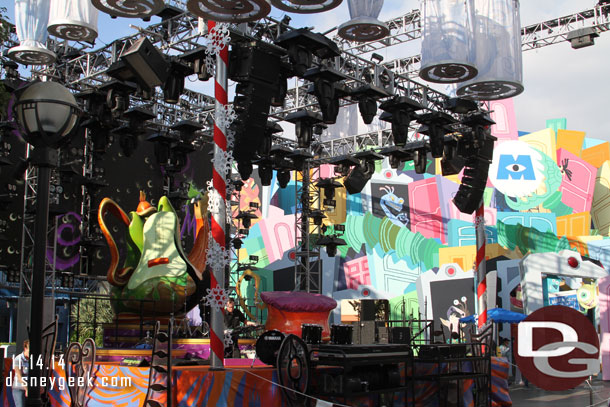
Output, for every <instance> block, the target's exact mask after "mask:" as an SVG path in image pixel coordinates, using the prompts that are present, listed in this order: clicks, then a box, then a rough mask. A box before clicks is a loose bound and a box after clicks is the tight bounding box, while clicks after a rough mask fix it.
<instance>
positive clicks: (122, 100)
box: [99, 80, 137, 120]
mask: <svg viewBox="0 0 610 407" xmlns="http://www.w3.org/2000/svg"><path fill="white" fill-rule="evenodd" d="M99 90H100V92H105V93H106V105H107V106H108V109H110V114H111V119H112V120H116V119H118V118H119V117H120V116H121V115H122V114H123V113H124V112H125V111H126V110H127V109H128V108H129V95H131V94H133V93H135V92H136V91H137V87H136V85H135V84H133V83H131V82H122V81H120V80H112V81H109V82H106V83H104V84H103V85H102V86H100V88H99Z"/></svg>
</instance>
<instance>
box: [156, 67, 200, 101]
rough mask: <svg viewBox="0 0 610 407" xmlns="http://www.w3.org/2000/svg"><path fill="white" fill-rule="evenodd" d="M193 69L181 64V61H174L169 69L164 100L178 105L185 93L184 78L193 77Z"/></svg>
mask: <svg viewBox="0 0 610 407" xmlns="http://www.w3.org/2000/svg"><path fill="white" fill-rule="evenodd" d="M192 73H193V69H192V68H191V67H190V66H188V65H187V64H185V63H184V62H181V60H180V59H173V60H172V61H171V63H170V67H169V75H168V77H167V80H166V81H165V82H164V83H163V85H162V87H163V100H164V101H165V102H167V103H172V104H175V103H178V101H179V100H180V95H182V93H183V92H184V78H185V77H187V76H189V75H191V74H192Z"/></svg>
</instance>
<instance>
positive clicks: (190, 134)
mask: <svg viewBox="0 0 610 407" xmlns="http://www.w3.org/2000/svg"><path fill="white" fill-rule="evenodd" d="M170 129H172V130H174V131H177V132H178V134H180V140H182V141H183V142H184V143H192V142H193V140H195V133H196V132H198V131H201V130H203V126H202V125H201V124H200V123H198V122H196V121H193V120H181V121H179V122H178V123H176V124H174V125H173V126H171V127H170Z"/></svg>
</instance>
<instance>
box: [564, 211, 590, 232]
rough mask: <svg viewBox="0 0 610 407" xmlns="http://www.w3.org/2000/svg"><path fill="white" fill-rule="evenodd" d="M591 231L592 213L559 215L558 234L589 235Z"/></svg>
mask: <svg viewBox="0 0 610 407" xmlns="http://www.w3.org/2000/svg"><path fill="white" fill-rule="evenodd" d="M590 233H591V214H590V213H589V212H580V213H573V214H571V215H566V216H558V217H557V236H559V237H562V236H588V235H589V234H590Z"/></svg>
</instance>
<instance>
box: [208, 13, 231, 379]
mask: <svg viewBox="0 0 610 407" xmlns="http://www.w3.org/2000/svg"><path fill="white" fill-rule="evenodd" d="M215 26H216V23H215V22H213V21H209V22H208V32H210V31H211V30H212V29H213V28H214V27H215ZM228 62H229V49H228V47H226V46H225V47H224V48H222V49H221V51H220V52H219V54H218V55H217V56H216V78H215V86H214V97H215V99H216V110H215V114H214V116H215V120H214V168H213V171H212V184H213V187H214V191H215V193H217V194H218V195H219V196H217V201H218V203H219V205H217V208H216V209H217V210H216V211H215V212H214V213H213V214H212V222H211V223H212V226H211V231H212V239H211V241H210V243H211V244H214V245H218V246H220V247H221V248H226V237H225V225H226V219H227V217H226V212H227V211H226V197H227V169H226V166H225V167H224V168H223V166H219V164H220V163H222V162H223V161H224V160H221V159H218V158H220V156H222V155H223V154H224V152H226V151H227V136H226V130H227V129H225V128H221V127H220V126H219V124H220V125H221V126H224V123H226V120H224V114H225V113H224V112H225V107H226V106H227V103H228V94H227V88H228V78H227V65H228ZM224 269H225V265H224V262H219V263H218V264H214V265H213V269H212V273H211V278H210V288H211V289H212V290H214V289H223V290H224V273H225V271H224ZM223 305H224V304H223ZM211 325H212V327H211V330H210V345H211V348H212V353H211V358H212V360H211V367H212V369H223V368H224V328H225V326H224V315H223V308H215V307H212V314H211Z"/></svg>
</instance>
